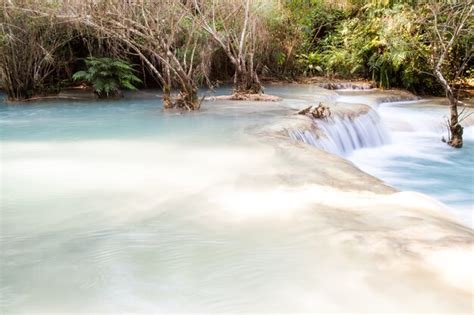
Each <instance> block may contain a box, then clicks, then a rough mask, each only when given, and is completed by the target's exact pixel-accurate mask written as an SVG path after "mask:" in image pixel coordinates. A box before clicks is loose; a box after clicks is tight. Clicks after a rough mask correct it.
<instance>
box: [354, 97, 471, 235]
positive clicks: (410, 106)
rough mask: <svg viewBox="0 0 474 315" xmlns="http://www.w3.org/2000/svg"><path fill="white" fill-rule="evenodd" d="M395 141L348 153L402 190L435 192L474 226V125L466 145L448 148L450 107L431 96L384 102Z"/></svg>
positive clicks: (382, 110) (382, 108)
mask: <svg viewBox="0 0 474 315" xmlns="http://www.w3.org/2000/svg"><path fill="white" fill-rule="evenodd" d="M378 111H379V113H380V116H381V117H382V120H383V121H384V122H385V123H386V124H387V126H389V128H390V133H391V135H392V136H391V138H392V142H391V143H390V144H388V145H385V146H383V147H380V148H377V149H363V150H360V151H357V152H354V154H353V155H352V156H350V157H349V159H350V160H351V161H353V162H354V163H355V164H356V165H357V166H359V167H360V168H361V169H362V170H364V171H366V172H369V173H370V174H373V175H375V176H377V177H379V178H382V179H383V180H385V181H387V182H388V183H390V184H392V185H393V186H395V187H397V188H400V189H403V190H415V191H420V192H423V193H426V194H429V195H432V196H434V197H435V198H437V199H438V200H440V201H443V202H445V203H446V204H448V205H450V206H451V207H452V210H453V211H454V212H455V213H456V215H457V216H458V217H460V218H461V219H462V220H463V221H464V222H465V223H466V224H468V225H469V226H471V227H473V226H474V209H473V205H474V174H473V172H472V166H473V165H474V160H473V156H474V139H473V127H472V126H470V127H469V126H468V127H466V128H465V132H464V147H463V148H462V149H461V150H456V149H453V148H450V147H449V146H447V145H446V144H444V143H443V142H441V138H442V137H443V136H445V137H446V135H445V134H446V127H445V124H444V122H445V121H446V118H447V115H448V108H447V107H441V106H437V105H433V104H431V103H430V102H429V101H419V102H399V103H384V104H381V105H380V107H379V109H378Z"/></svg>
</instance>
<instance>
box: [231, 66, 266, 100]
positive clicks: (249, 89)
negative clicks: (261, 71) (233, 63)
mask: <svg viewBox="0 0 474 315" xmlns="http://www.w3.org/2000/svg"><path fill="white" fill-rule="evenodd" d="M262 92H263V90H262V85H261V83H260V80H259V79H258V76H257V73H256V72H255V71H253V70H251V71H247V69H245V68H244V67H241V66H240V67H236V68H235V73H234V94H261V93H262Z"/></svg>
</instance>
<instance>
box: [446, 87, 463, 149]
mask: <svg viewBox="0 0 474 315" xmlns="http://www.w3.org/2000/svg"><path fill="white" fill-rule="evenodd" d="M448 99H449V103H450V106H449V110H450V118H449V132H450V137H449V140H448V144H449V145H450V146H452V147H454V148H462V146H463V140H462V135H463V129H464V128H463V127H462V126H461V125H460V124H459V114H458V106H457V103H458V102H457V100H456V98H455V97H454V95H453V94H452V93H450V95H448Z"/></svg>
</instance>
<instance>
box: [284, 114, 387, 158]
mask: <svg viewBox="0 0 474 315" xmlns="http://www.w3.org/2000/svg"><path fill="white" fill-rule="evenodd" d="M313 127H314V129H313V130H298V129H293V130H289V131H288V133H289V136H290V137H291V138H292V139H294V140H298V141H302V142H304V143H307V144H310V145H313V146H315V147H317V148H320V149H323V150H325V151H327V152H330V153H334V154H337V155H347V154H350V153H351V152H352V151H354V150H356V149H360V148H367V147H376V146H380V145H383V144H385V143H387V142H388V141H389V135H388V132H387V131H386V129H385V127H384V126H383V124H382V122H381V119H380V116H379V115H378V114H377V112H376V111H374V110H369V111H368V112H367V113H365V114H360V115H358V116H355V117H353V116H349V115H334V116H333V117H330V118H328V119H313Z"/></svg>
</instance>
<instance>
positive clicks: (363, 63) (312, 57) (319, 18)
mask: <svg viewBox="0 0 474 315" xmlns="http://www.w3.org/2000/svg"><path fill="white" fill-rule="evenodd" d="M318 3H319V6H320V7H321V6H322V5H321V1H318ZM413 3H414V1H411V2H406V1H405V2H404V1H367V2H365V3H364V4H357V2H356V1H353V2H352V4H353V5H352V7H351V9H350V10H348V9H346V10H342V9H341V8H331V7H330V6H328V5H326V6H323V7H324V10H322V11H321V12H327V11H331V12H333V13H332V14H327V13H325V14H323V15H322V14H320V13H319V14H314V13H310V14H311V15H312V16H313V19H314V20H313V21H314V25H313V32H314V30H319V31H320V30H321V28H322V26H321V25H323V26H324V25H330V28H329V29H326V31H325V32H324V36H323V37H322V38H318V40H317V45H312V44H313V43H314V42H315V41H314V38H313V39H311V43H307V44H306V45H303V46H302V47H306V48H308V47H309V48H310V52H307V51H303V52H302V53H300V54H299V57H300V58H299V61H300V64H301V65H303V68H302V71H303V74H305V75H315V74H319V73H321V72H322V73H324V74H325V75H327V76H337V77H342V78H352V77H365V78H368V79H371V80H374V81H376V82H377V83H378V84H379V85H380V86H381V87H383V88H390V87H393V86H401V87H405V88H408V89H418V90H420V89H423V90H426V89H431V88H432V86H433V84H434V82H433V78H432V77H431V76H429V75H427V74H426V73H428V72H430V71H429V69H428V68H427V64H426V56H427V50H428V47H427V45H426V44H425V43H424V42H423V37H422V34H423V29H422V25H421V24H420V23H417V20H418V17H417V11H416V9H415V8H414V7H413ZM303 24H304V25H306V26H307V25H308V24H307V22H306V21H304V22H303ZM313 36H314V35H313ZM307 40H309V39H307Z"/></svg>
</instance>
